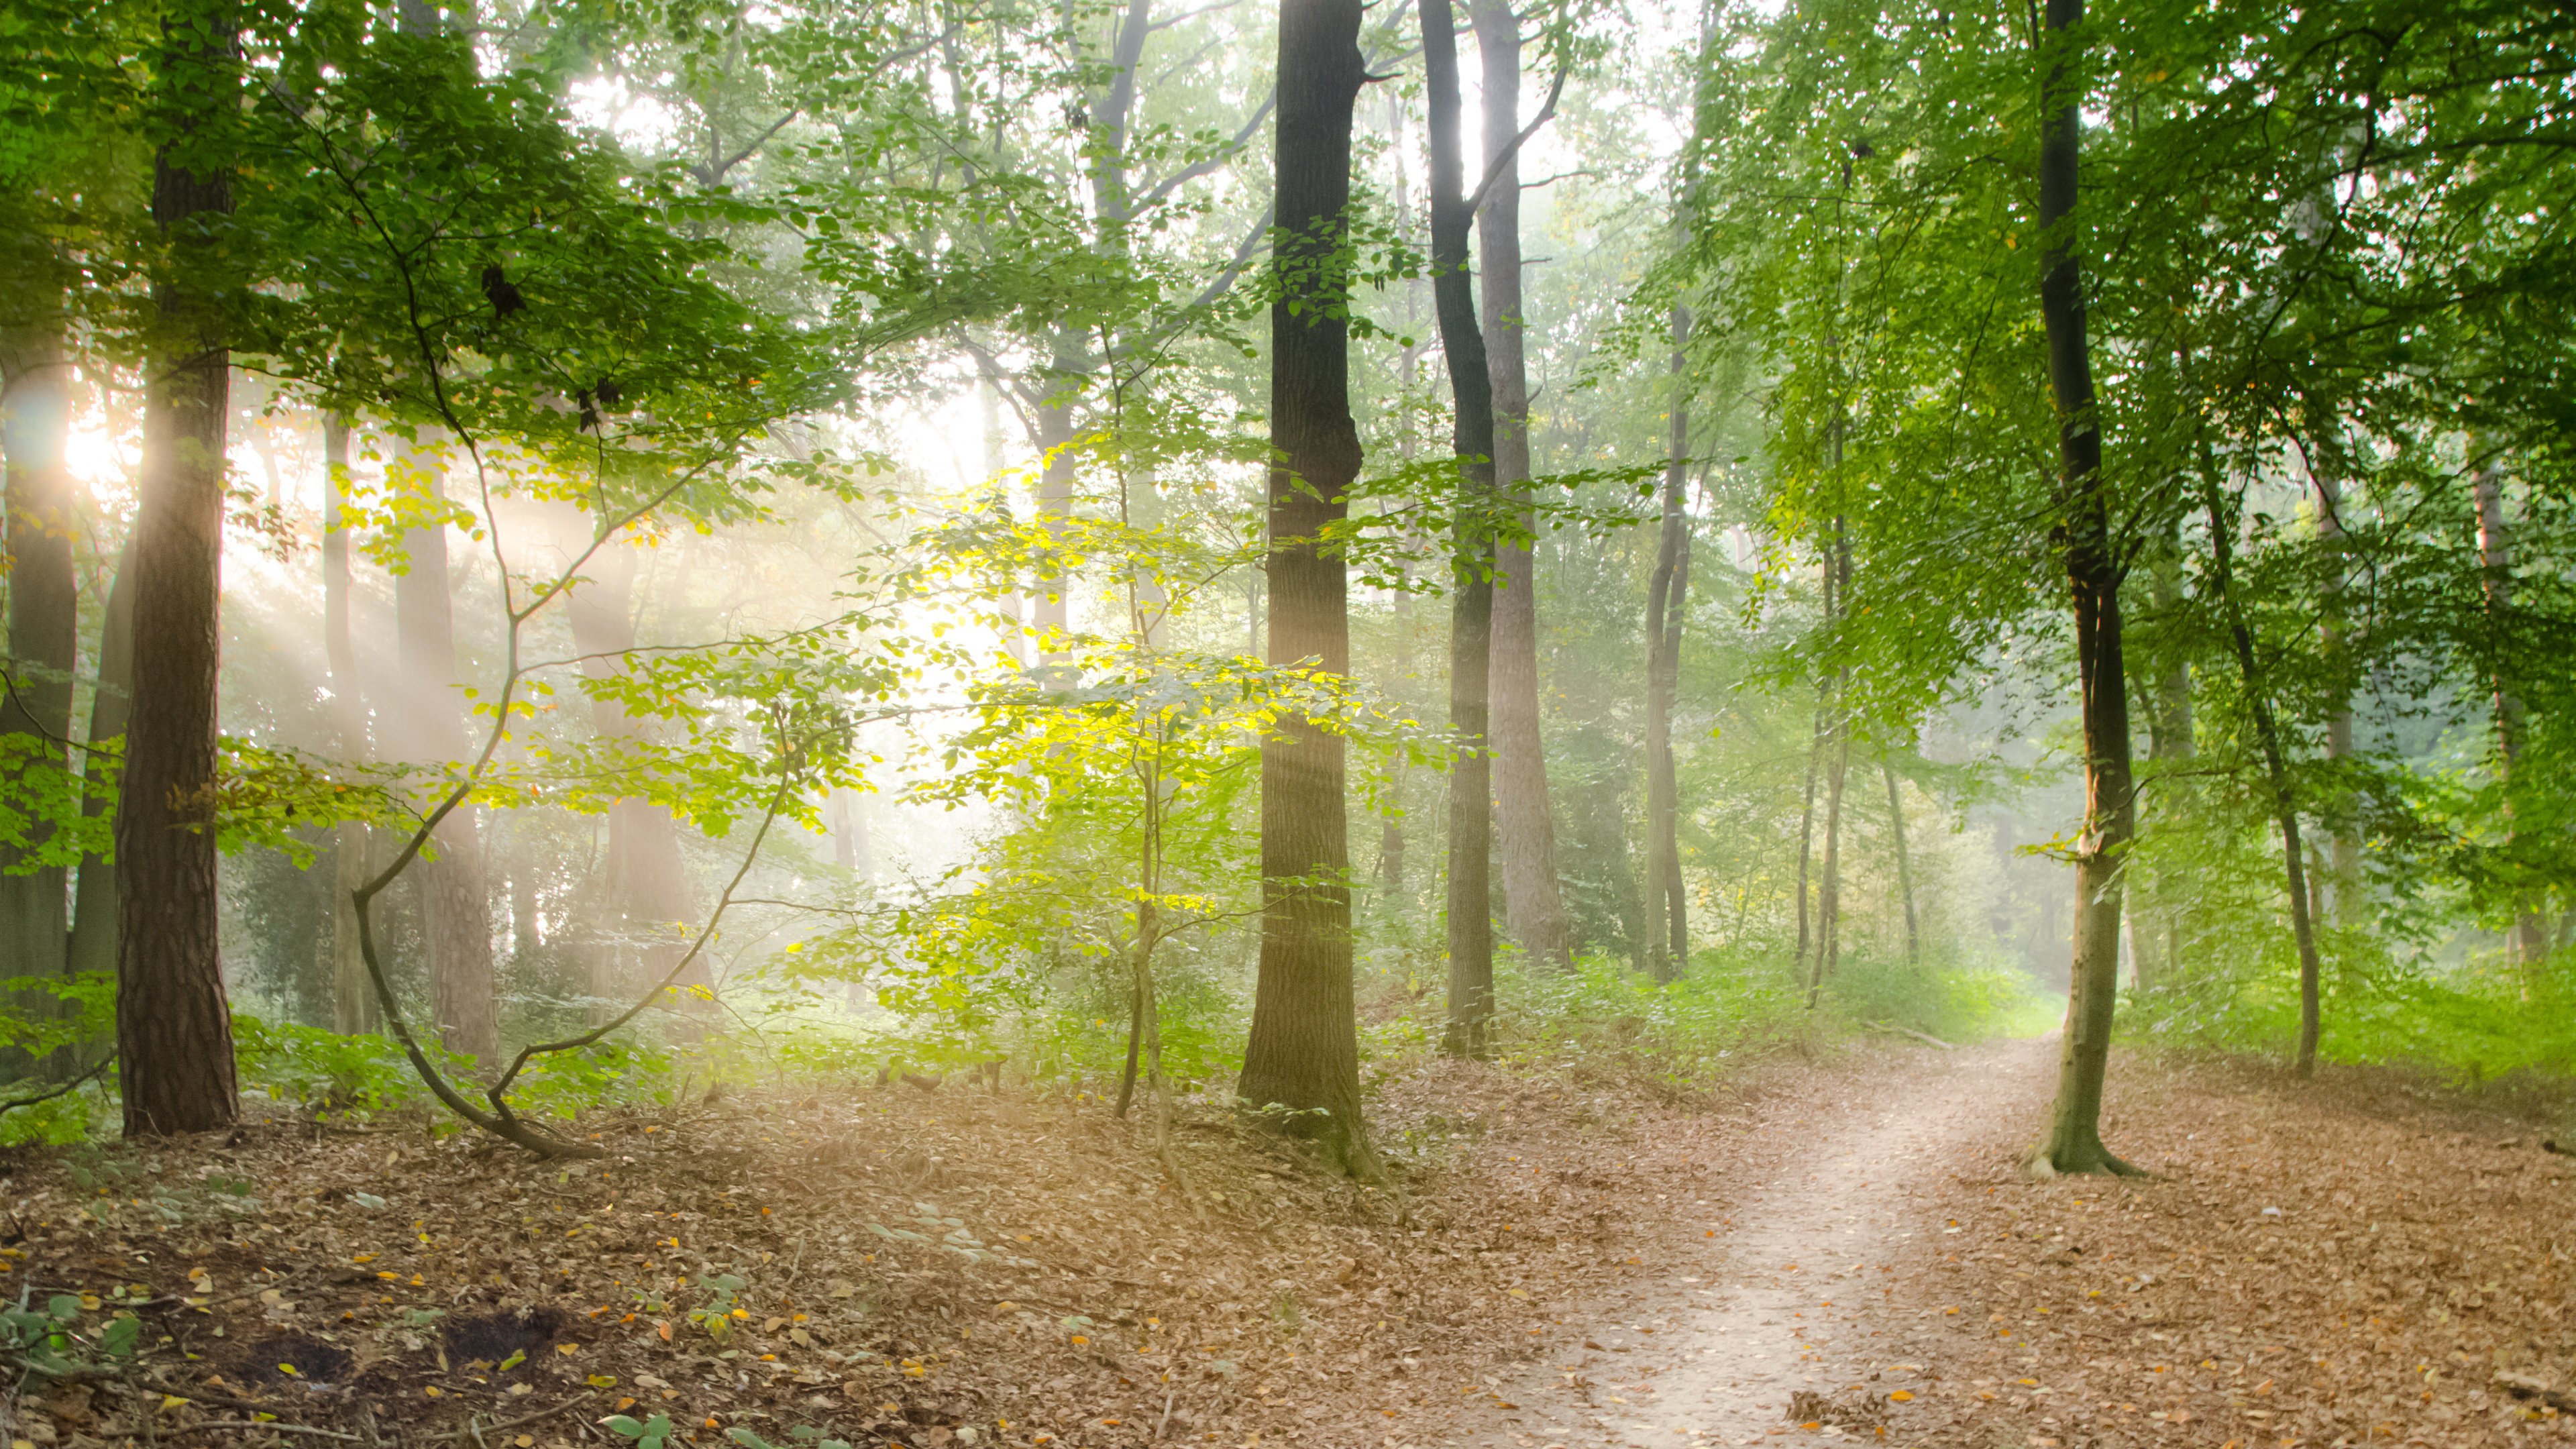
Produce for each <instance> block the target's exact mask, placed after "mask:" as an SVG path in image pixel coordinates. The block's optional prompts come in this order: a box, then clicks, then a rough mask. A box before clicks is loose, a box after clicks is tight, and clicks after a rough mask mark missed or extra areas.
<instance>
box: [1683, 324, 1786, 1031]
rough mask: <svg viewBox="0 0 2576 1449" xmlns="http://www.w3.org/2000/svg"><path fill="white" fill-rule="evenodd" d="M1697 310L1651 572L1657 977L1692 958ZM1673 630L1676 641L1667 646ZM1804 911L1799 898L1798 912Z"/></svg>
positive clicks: (1685, 337) (1687, 333)
mask: <svg viewBox="0 0 2576 1449" xmlns="http://www.w3.org/2000/svg"><path fill="white" fill-rule="evenodd" d="M1690 328H1691V316H1690V311H1689V309H1688V308H1685V307H1679V306H1676V307H1675V308H1673V321H1672V338H1673V352H1672V385H1673V397H1672V404H1671V406H1672V413H1671V417H1670V420H1669V421H1670V427H1669V429H1668V433H1667V436H1666V438H1665V446H1664V493H1663V505H1664V516H1663V523H1662V526H1661V527H1660V528H1659V529H1658V530H1657V532H1656V536H1655V569H1654V572H1653V573H1652V574H1650V575H1649V576H1648V577H1647V580H1646V890H1645V897H1646V929H1645V938H1646V939H1645V947H1646V968H1647V971H1648V972H1649V973H1650V974H1651V975H1653V977H1654V978H1655V979H1656V980H1658V981H1670V980H1673V979H1674V978H1675V977H1678V976H1680V975H1681V974H1682V973H1683V972H1684V971H1686V970H1687V969H1688V968H1689V965H1690V953H1689V950H1688V943H1689V941H1690V918H1689V907H1688V903H1687V901H1686V899H1685V898H1684V896H1683V895H1682V892H1681V888H1680V886H1681V790H1680V782H1679V777H1678V774H1677V773H1676V770H1675V767H1674V762H1673V706H1674V704H1675V702H1676V701H1677V700H1678V698H1679V696H1680V683H1681V682H1680V679H1679V678H1678V671H1679V666H1680V664H1681V653H1680V643H1681V625H1680V620H1679V618H1678V617H1677V616H1678V615H1679V614H1680V613H1681V609H1682V603H1683V599H1682V597H1681V595H1682V589H1681V588H1680V587H1676V586H1677V585H1684V586H1686V581H1687V578H1688V574H1687V572H1686V571H1687V569H1688V566H1689V565H1688V563H1687V559H1688V550H1689V548H1690V519H1689V514H1688V513H1687V511H1686V510H1685V507H1684V505H1685V503H1686V501H1687V500H1686V499H1685V498H1684V497H1683V492H1682V490H1683V486H1684V483H1685V481H1686V479H1687V476H1688V469H1689V461H1690V398H1689V395H1688V392H1687V391H1686V386H1685V383H1684V378H1685V377H1686V375H1687V373H1688V370H1689V366H1690V357H1689V352H1688V350H1687V349H1688V347H1689V344H1690ZM1667 638H1669V639H1670V641H1671V647H1667V644H1666V640H1667ZM1805 918H1806V912H1805V902H1804V901H1803V899H1802V900H1801V901H1800V909H1799V919H1800V921H1801V922H1803V921H1804V920H1805Z"/></svg>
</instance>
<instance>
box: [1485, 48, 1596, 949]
mask: <svg viewBox="0 0 2576 1449" xmlns="http://www.w3.org/2000/svg"><path fill="white" fill-rule="evenodd" d="M1467 18H1468V21H1469V23H1470V24H1472V25H1473V26H1474V27H1475V30H1476V50H1477V54H1478V55H1479V57H1480V58H1481V59H1482V60H1483V63H1484V66H1483V68H1484V82H1485V83H1484V94H1483V102H1482V110H1483V113H1484V118H1485V146H1484V152H1485V176H1484V181H1483V185H1484V188H1485V202H1484V206H1483V207H1482V208H1481V210H1480V212H1479V214H1478V216H1477V218H1476V245H1477V259H1478V261H1480V262H1481V263H1482V264H1483V271H1484V278H1485V289H1484V296H1483V301H1484V316H1483V324H1484V326H1483V332H1484V340H1485V373H1486V376H1487V378H1488V379H1490V381H1491V384H1492V393H1493V413H1494V441H1493V448H1492V456H1493V460H1494V462H1493V469H1494V479H1493V488H1494V493H1495V496H1496V497H1497V498H1498V499H1509V498H1514V497H1517V496H1519V495H1520V494H1521V493H1522V492H1523V491H1524V490H1525V489H1526V488H1527V487H1528V486H1529V480H1530V443H1529V376H1528V366H1527V363H1526V361H1525V360H1524V357H1523V349H1522V335H1523V333H1524V332H1525V331H1526V330H1527V322H1526V319H1525V318H1524V317H1523V316H1522V302H1521V170H1520V140H1521V136H1520V126H1521V117H1520V91H1521V29H1520V16H1519V15H1517V14H1515V13H1514V12H1513V10H1512V7H1511V5H1510V3H1509V0H1470V3H1469V5H1468V7H1467ZM1519 514H1520V518H1519V526H1518V528H1517V529H1516V530H1515V536H1514V537H1512V538H1508V539H1503V540H1499V541H1497V543H1496V544H1495V548H1494V576H1495V582H1496V589H1495V594H1494V603H1493V644H1492V651H1493V658H1492V666H1491V667H1492V678H1491V680H1490V681H1489V682H1490V684H1491V688H1492V720H1491V724H1492V729H1493V745H1494V766H1493V768H1494V806H1495V817H1496V818H1495V822H1494V823H1495V825H1496V827H1497V828H1498V834H1499V835H1500V837H1501V845H1502V860H1503V920H1504V922H1505V924H1506V925H1507V926H1508V927H1509V928H1510V930H1511V933H1512V937H1513V939H1515V940H1517V941H1519V942H1520V943H1521V949H1522V950H1524V951H1527V952H1528V953H1529V954H1530V956H1531V957H1532V958H1533V959H1535V960H1539V961H1544V962H1547V963H1549V964H1551V965H1553V966H1555V967H1557V968H1558V969H1560V970H1572V969H1573V966H1574V940H1573V933H1572V932H1571V931H1570V930H1569V929H1568V928H1567V925H1566V919H1565V893H1564V890H1563V888H1562V887H1561V886H1560V885H1559V883H1558V880H1557V871H1556V818H1555V812H1554V811H1553V810H1552V809H1551V808H1550V806H1549V804H1548V793H1547V752H1546V749H1545V747H1544V744H1543V743H1542V741H1541V740H1540V738H1539V707H1538V567H1537V562H1538V561H1537V558H1536V556H1535V554H1534V553H1533V551H1532V548H1531V545H1530V543H1529V542H1527V541H1524V538H1525V536H1526V535H1527V534H1528V533H1529V532H1530V530H1531V525H1532V522H1533V514H1532V511H1531V509H1530V508H1529V506H1528V505H1527V504H1523V505H1522V506H1521V508H1520V510H1519Z"/></svg>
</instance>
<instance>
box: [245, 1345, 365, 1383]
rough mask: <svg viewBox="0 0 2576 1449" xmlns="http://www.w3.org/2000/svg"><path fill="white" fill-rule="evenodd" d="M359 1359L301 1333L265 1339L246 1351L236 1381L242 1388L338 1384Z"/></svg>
mask: <svg viewBox="0 0 2576 1449" xmlns="http://www.w3.org/2000/svg"><path fill="white" fill-rule="evenodd" d="M356 1364H357V1359H356V1357H355V1356H353V1355H352V1354H351V1353H350V1352H349V1351H348V1350H347V1349H345V1348H342V1347H340V1346H339V1345H337V1344H330V1343H324V1342H322V1341H321V1340H319V1339H313V1338H307V1337H305V1336H304V1335H303V1334H300V1333H286V1334H280V1335H278V1336H277V1337H275V1338H264V1339H261V1340H260V1341H259V1342H257V1343H254V1344H252V1345H251V1346H250V1347H249V1348H247V1349H245V1350H243V1352H242V1359H241V1366H240V1367H238V1368H236V1369H234V1370H233V1379H234V1381H235V1382H236V1383H242V1384H259V1385H265V1384H338V1383H343V1382H345V1381H346V1380H347V1378H348V1375H349V1370H350V1369H351V1368H353V1367H355V1366H356Z"/></svg>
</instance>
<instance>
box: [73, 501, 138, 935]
mask: <svg viewBox="0 0 2576 1449" xmlns="http://www.w3.org/2000/svg"><path fill="white" fill-rule="evenodd" d="M133 564H134V536H133V534H132V533H131V532H130V531H129V532H128V533H127V535H126V541H125V547H124V549H123V550H122V551H121V552H120V553H118V555H117V558H116V572H115V574H114V575H113V576H112V577H111V578H110V579H109V581H108V586H107V609H106V611H105V613H104V615H103V616H102V617H101V619H100V621H99V629H98V683H97V687H96V688H94V689H93V690H92V691H91V693H90V702H89V733H88V734H87V735H86V736H85V737H84V744H85V748H84V749H83V750H82V753H81V760H82V771H83V774H84V775H85V776H86V777H87V779H88V781H90V782H91V783H88V784H85V785H84V787H83V789H82V796H81V809H82V811H83V812H84V813H85V814H88V815H90V816H92V817H96V816H100V815H104V814H106V813H107V812H108V810H109V808H110V806H111V805H112V804H113V803H114V800H115V793H114V792H113V791H111V790H110V789H108V787H107V786H106V785H105V784H103V783H97V781H98V773H97V767H98V765H99V764H101V763H104V756H103V755H102V754H101V753H100V752H101V751H103V750H104V749H105V748H107V746H108V743H109V742H110V741H114V740H122V739H123V738H124V736H125V724H126V721H127V719H128V718H130V717H131V715H132V713H133V704H134V567H133ZM119 748H120V749H121V748H122V746H121V745H120V746H119ZM117 914H118V907H117V900H116V864H115V862H114V861H112V860H110V859H109V858H107V857H105V856H99V855H84V856H82V857H81V864H80V875H79V876H78V878H77V879H75V880H74V882H73V885H72V935H71V959H70V962H69V963H68V964H69V967H70V970H71V973H72V974H73V975H75V976H79V975H83V974H85V973H89V972H96V971H113V970H115V969H116V938H117V933H118V931H119V929H120V927H119V925H118V922H117Z"/></svg>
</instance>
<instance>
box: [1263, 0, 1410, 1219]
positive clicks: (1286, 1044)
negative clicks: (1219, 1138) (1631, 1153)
mask: <svg viewBox="0 0 2576 1449" xmlns="http://www.w3.org/2000/svg"><path fill="white" fill-rule="evenodd" d="M1361 10H1362V6H1361V4H1360V0H1281V5H1280V11H1279V119H1278V123H1277V125H1278V152H1277V157H1276V161H1275V166H1274V175H1275V177H1276V185H1277V193H1276V195H1277V201H1276V215H1277V217H1278V225H1279V227H1280V241H1279V244H1278V246H1277V248H1276V250H1275V252H1274V260H1273V263H1272V264H1273V265H1274V266H1276V267H1277V268H1279V271H1280V275H1281V276H1282V278H1283V279H1284V280H1285V282H1286V283H1287V285H1286V286H1284V287H1283V288H1282V292H1283V295H1282V296H1281V297H1280V298H1279V300H1278V301H1276V302H1274V303H1273V304H1272V305H1271V309H1270V345H1271V370H1270V443H1271V460H1272V461H1271V467H1270V519H1269V526H1270V556H1269V562H1268V568H1267V574H1268V577H1269V584H1270V594H1271V603H1270V649H1269V658H1270V661H1271V663H1273V664H1274V665H1283V666H1284V665H1293V664H1299V663H1301V662H1302V663H1305V664H1307V665H1308V666H1309V667H1313V668H1319V669H1321V670H1323V671H1325V672H1327V673H1330V674H1333V675H1336V676H1339V675H1344V674H1347V673H1348V672H1349V670H1350V654H1351V645H1350V638H1351V634H1350V629H1351V625H1350V610H1349V589H1350V579H1349V572H1348V566H1347V565H1346V564H1345V562H1344V561H1343V559H1342V557H1341V555H1340V554H1339V553H1338V552H1333V551H1329V550H1328V549H1327V548H1325V547H1323V546H1321V544H1320V542H1319V540H1320V537H1321V535H1322V533H1323V531H1324V530H1325V529H1326V528H1327V527H1328V526H1330V525H1332V524H1334V523H1336V522H1339V521H1340V520H1341V519H1343V518H1345V517H1347V516H1348V515H1349V511H1350V501H1349V489H1350V485H1351V482H1352V480H1353V479H1355V478H1357V477H1358V476H1359V469H1360V439H1359V429H1358V428H1357V426H1356V425H1354V424H1353V422H1352V421H1351V411H1350V326H1349V323H1348V322H1347V321H1345V320H1344V318H1343V316H1342V315H1341V310H1342V304H1343V303H1344V301H1345V299H1347V297H1348V296H1349V293H1350V281H1349V274H1348V271H1347V268H1346V266H1345V264H1344V263H1343V262H1342V261H1341V252H1342V248H1343V247H1344V245H1345V243H1346V242H1347V240H1348V238H1349V235H1350V215H1349V208H1350V195H1351V116H1352V110H1353V107H1354V105H1355V103H1356V102H1357V100H1358V98H1359V89H1360V86H1361V84H1362V82H1363V81H1364V80H1365V79H1366V67H1365V65H1364V64H1363V62H1362V60H1361V57H1360V49H1359V30H1360V16H1361ZM1292 308H1293V310H1292ZM1344 781H1345V774H1344V761H1343V749H1342V738H1341V736H1339V735H1337V734H1333V733H1331V732H1329V731H1326V730H1323V729H1319V728H1317V727H1316V726H1314V725H1313V724H1311V723H1309V722H1308V721H1306V720H1305V719H1303V718H1298V717H1294V716H1292V717H1290V718H1288V719H1286V720H1284V721H1283V722H1282V723H1281V726H1280V728H1279V730H1278V732H1277V734H1275V735H1274V736H1273V737H1272V738H1270V739H1268V740H1266V741H1264V742H1263V744H1262V749H1261V877H1262V922H1261V966H1260V975H1259V978H1258V982H1257V984H1256V986H1255V988H1254V993H1253V1005H1252V1031H1251V1035H1250V1038H1249V1040H1247V1041H1246V1043H1245V1045H1244V1052H1243V1076H1242V1078H1241V1080H1240V1082H1239V1084H1238V1087H1237V1090H1238V1091H1239V1092H1240V1094H1241V1095H1242V1096H1243V1098H1244V1099H1245V1100H1246V1101H1248V1102H1250V1103H1252V1104H1253V1105H1254V1106H1256V1107H1267V1106H1270V1105H1273V1104H1276V1105H1278V1106H1280V1107H1284V1108H1286V1109H1288V1110H1290V1111H1291V1112H1294V1113H1296V1114H1297V1115H1296V1116H1293V1117H1291V1118H1289V1119H1288V1120H1289V1122H1290V1124H1291V1127H1292V1130H1295V1131H1297V1132H1300V1133H1302V1134H1304V1135H1307V1136H1310V1137H1313V1138H1315V1139H1317V1140H1318V1141H1319V1142H1320V1143H1321V1144H1322V1145H1323V1147H1324V1149H1325V1151H1326V1152H1327V1153H1329V1154H1330V1155H1331V1156H1332V1157H1333V1158H1334V1159H1335V1161H1336V1162H1337V1163H1338V1164H1339V1165H1340V1166H1341V1167H1342V1168H1343V1169H1344V1170H1346V1171H1350V1172H1353V1173H1358V1174H1363V1175H1369V1176H1374V1175H1375V1174H1376V1172H1377V1158H1376V1155H1375V1153H1374V1152H1373V1151H1372V1150H1371V1149H1370V1147H1369V1142H1368V1132H1367V1126H1366V1124H1365V1123H1364V1122H1363V1121H1362V1120H1361V1117H1360V1082H1359V1030H1358V1013H1357V1009H1356V1006H1355V1003H1354V1002H1353V1000H1352V974H1351V973H1352V961H1351V945H1352V943H1351V893H1350V879H1349V876H1350V821H1349V817H1348V815H1347V813H1346V809H1345V803H1344Z"/></svg>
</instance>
